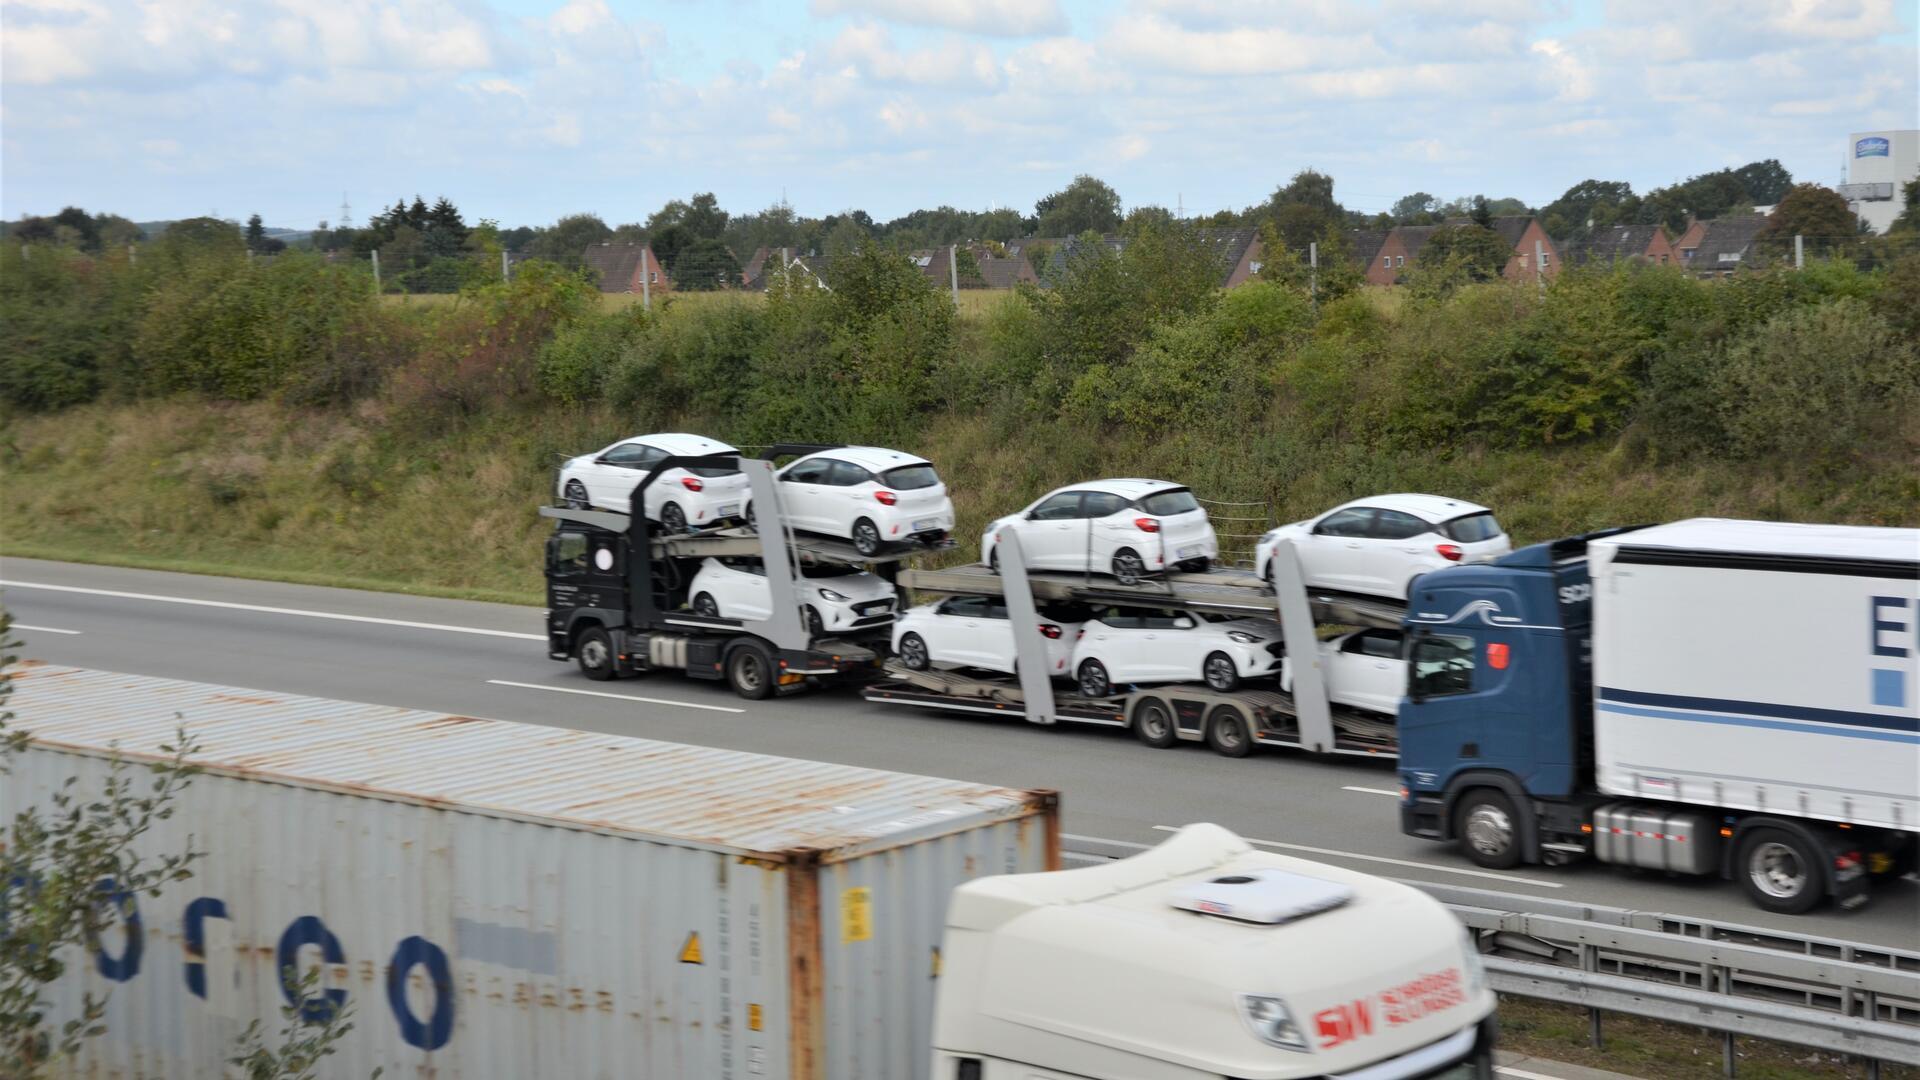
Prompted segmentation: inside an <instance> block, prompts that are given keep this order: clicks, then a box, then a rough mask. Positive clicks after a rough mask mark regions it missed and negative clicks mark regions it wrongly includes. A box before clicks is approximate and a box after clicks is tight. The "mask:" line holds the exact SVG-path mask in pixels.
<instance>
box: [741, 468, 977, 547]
mask: <svg viewBox="0 0 1920 1080" xmlns="http://www.w3.org/2000/svg"><path fill="white" fill-rule="evenodd" d="M778 477H779V480H780V499H781V502H782V503H783V504H784V506H785V509H786V512H787V521H788V522H789V523H790V524H791V525H792V526H793V527H794V528H796V529H802V530H805V531H807V532H813V533H820V534H822V535H825V536H837V537H843V538H845V539H848V540H852V541H853V546H854V549H855V550H856V551H858V552H859V553H860V554H862V555H868V556H872V555H878V554H880V552H881V551H883V550H885V548H886V546H887V545H888V544H897V543H903V542H908V541H913V542H918V543H926V544H931V543H937V542H940V541H943V540H945V539H946V538H947V537H948V535H950V534H951V533H952V532H953V500H951V499H949V498H947V485H945V484H943V483H941V482H940V475H939V474H938V473H936V472H934V471H933V463H932V462H930V461H928V460H927V459H926V458H923V457H915V456H913V455H912V454H903V453H901V452H900V451H898V450H887V449H883V448H881V447H877V446H842V447H840V448H838V449H835V450H823V451H821V452H819V453H816V454H808V455H807V456H806V457H803V458H801V459H799V460H798V461H795V462H793V463H791V464H789V465H788V466H787V467H786V468H784V469H781V470H780V472H779V474H778Z"/></svg>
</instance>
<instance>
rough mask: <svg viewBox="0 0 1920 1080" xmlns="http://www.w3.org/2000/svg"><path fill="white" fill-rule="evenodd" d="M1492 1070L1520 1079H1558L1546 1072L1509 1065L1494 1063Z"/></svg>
mask: <svg viewBox="0 0 1920 1080" xmlns="http://www.w3.org/2000/svg"><path fill="white" fill-rule="evenodd" d="M1493 1071H1494V1072H1497V1073H1499V1074H1500V1075H1501V1076H1517V1077H1519V1078H1520V1080H1558V1078H1557V1077H1552V1076H1548V1075H1547V1074H1546V1073H1537V1072H1528V1071H1527V1070H1525V1069H1516V1068H1514V1067H1513V1066H1511V1065H1495V1066H1494V1067H1493Z"/></svg>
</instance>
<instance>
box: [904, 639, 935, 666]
mask: <svg viewBox="0 0 1920 1080" xmlns="http://www.w3.org/2000/svg"><path fill="white" fill-rule="evenodd" d="M900 662H901V663H903V664H905V665H907V670H908V671H925V670H927V668H929V667H931V666H933V658H932V657H931V656H928V655H927V643H926V641H925V640H923V639H922V638H921V637H920V635H919V634H902V635H901V636H900Z"/></svg>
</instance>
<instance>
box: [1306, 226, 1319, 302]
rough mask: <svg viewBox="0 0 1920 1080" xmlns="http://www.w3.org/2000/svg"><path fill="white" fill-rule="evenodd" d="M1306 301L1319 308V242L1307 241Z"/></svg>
mask: <svg viewBox="0 0 1920 1080" xmlns="http://www.w3.org/2000/svg"><path fill="white" fill-rule="evenodd" d="M1307 299H1309V300H1311V301H1313V305H1314V306H1315V307H1319V306H1320V242H1319V241H1318V240H1309V241H1307Z"/></svg>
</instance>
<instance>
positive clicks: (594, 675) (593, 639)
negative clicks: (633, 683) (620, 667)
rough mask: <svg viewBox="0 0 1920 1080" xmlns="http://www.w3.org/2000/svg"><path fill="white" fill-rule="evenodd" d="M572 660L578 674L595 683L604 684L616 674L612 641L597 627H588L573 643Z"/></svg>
mask: <svg viewBox="0 0 1920 1080" xmlns="http://www.w3.org/2000/svg"><path fill="white" fill-rule="evenodd" d="M573 658H574V660H575V661H576V662H577V663H578V664H579V665H580V674H582V675H585V676H586V677H587V678H589V679H592V680H593V681H595V682H605V681H607V680H608V679H611V678H613V677H614V675H615V674H616V672H615V670H614V666H613V639H612V638H610V637H608V636H607V632H606V631H605V630H602V629H601V628H599V627H598V626H589V627H587V628H586V629H585V630H582V631H581V632H580V636H579V637H577V638H575V639H574V642H573Z"/></svg>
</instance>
